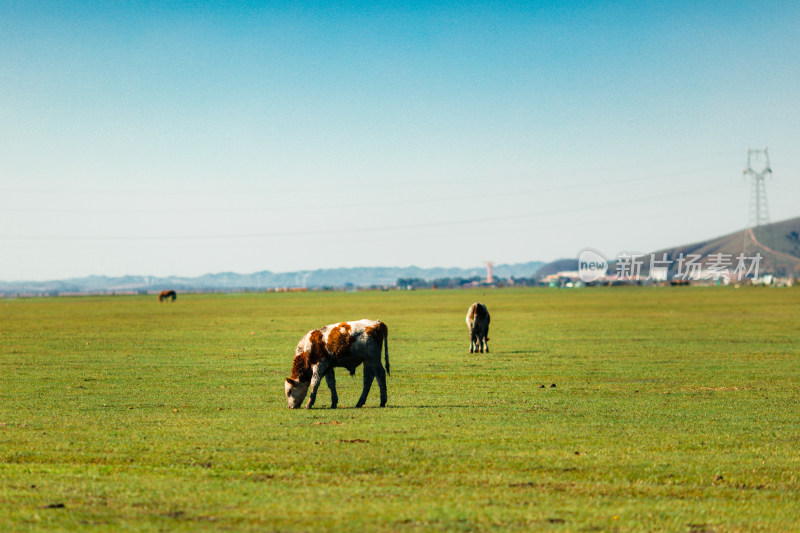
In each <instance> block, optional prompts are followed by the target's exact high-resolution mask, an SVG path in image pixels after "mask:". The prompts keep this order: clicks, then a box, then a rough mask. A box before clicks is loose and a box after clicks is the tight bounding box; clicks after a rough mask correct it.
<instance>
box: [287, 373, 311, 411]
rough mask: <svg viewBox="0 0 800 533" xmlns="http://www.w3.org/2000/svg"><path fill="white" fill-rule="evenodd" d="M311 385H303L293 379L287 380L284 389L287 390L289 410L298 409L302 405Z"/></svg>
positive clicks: (308, 383)
mask: <svg viewBox="0 0 800 533" xmlns="http://www.w3.org/2000/svg"><path fill="white" fill-rule="evenodd" d="M309 385H311V382H307V383H303V382H302V381H295V380H293V379H292V378H286V383H284V385H283V388H284V390H286V401H287V402H288V403H289V409H297V408H298V407H300V405H302V403H303V400H304V399H305V397H306V394H308V387H309Z"/></svg>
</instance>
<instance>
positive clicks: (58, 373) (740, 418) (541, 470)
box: [0, 288, 800, 532]
mask: <svg viewBox="0 0 800 533" xmlns="http://www.w3.org/2000/svg"><path fill="white" fill-rule="evenodd" d="M476 300H480V301H483V302H484V303H486V304H487V306H488V308H489V310H490V312H491V313H492V327H491V331H490V337H491V341H490V346H491V348H492V353H490V354H477V355H470V354H468V353H467V348H468V339H467V334H466V326H465V324H464V314H465V313H466V309H467V307H468V305H469V304H470V303H472V302H473V301H476ZM364 317H369V318H379V319H381V320H383V321H385V322H386V323H387V324H388V325H389V354H390V360H391V368H392V375H391V377H390V378H389V380H388V387H389V404H388V407H387V408H385V409H379V408H377V404H378V394H377V392H378V391H377V388H376V387H375V386H374V387H373V391H372V393H371V395H370V398H369V400H368V402H367V406H366V407H365V408H364V409H359V410H357V409H353V408H352V406H353V405H354V404H355V402H356V400H357V399H358V395H359V392H360V388H361V380H360V370H359V372H358V373H357V374H356V377H355V378H351V377H349V376H348V375H347V374H346V372H339V376H338V377H339V379H338V389H339V398H340V400H339V405H340V408H339V409H336V410H331V409H326V408H325V407H326V406H327V405H329V398H330V396H329V394H328V391H327V388H326V387H325V385H324V384H323V385H322V387H321V388H320V394H319V397H318V399H317V406H316V408H315V409H312V410H309V411H306V410H298V411H289V410H287V409H286V403H285V399H284V398H283V385H282V382H283V379H284V378H285V377H286V376H287V375H288V372H289V368H290V366H291V358H292V355H293V353H294V346H295V344H296V343H297V341H298V339H299V338H300V337H301V336H302V335H303V334H304V333H305V332H306V331H307V330H308V329H311V328H313V327H319V326H322V325H324V324H328V323H331V322H336V321H340V320H343V319H358V318H364ZM553 384H555V387H553V386H552V385H553ZM542 385H544V387H542ZM43 529H47V530H96V531H148V530H149V531H163V530H170V531H175V530H177V531H180V530H192V531H196V530H214V531H219V530H252V531H311V530H333V531H395V530H399V531H438V530H442V531H481V530H503V531H527V530H552V531H609V530H619V531H642V530H647V531H692V532H700V531H753V530H760V531H797V530H798V529H800V290H797V289H780V290H779V289H765V288H743V289H738V290H737V289H733V288H657V289H656V288H654V289H644V288H640V289H634V288H613V289H583V290H576V291H558V290H552V289H524V290H523V289H515V290H510V289H509V290H486V291H478V290H476V291H430V292H389V293H382V292H368V293H353V294H345V293H318V294H314V293H305V294H236V295H197V296H192V295H180V296H179V298H178V301H177V302H175V303H174V304H167V303H164V304H159V303H158V301H157V300H156V299H155V297H81V298H52V299H30V300H0V530H2V531H30V530H43Z"/></svg>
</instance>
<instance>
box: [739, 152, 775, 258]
mask: <svg viewBox="0 0 800 533" xmlns="http://www.w3.org/2000/svg"><path fill="white" fill-rule="evenodd" d="M753 166H755V167H756V168H759V167H760V170H756V169H754V168H753ZM769 174H772V168H771V167H770V166H769V154H768V153H767V148H766V147H765V148H764V149H763V150H753V149H751V148H748V149H747V168H746V169H745V170H744V175H745V177H746V178H748V177H749V178H751V180H752V182H751V183H752V184H751V189H750V213H749V217H748V220H747V229H746V230H745V232H744V249H743V251H744V255H745V256H746V257H755V255H756V254H757V253H760V254H761V256H762V257H763V258H764V259H767V257H769V258H770V261H767V264H765V265H764V267H765V268H772V269H777V265H776V263H775V261H776V259H777V258H776V257H775V254H774V244H773V239H772V231H771V228H770V226H769V209H768V208H767V186H766V183H765V178H766V177H767V175H769Z"/></svg>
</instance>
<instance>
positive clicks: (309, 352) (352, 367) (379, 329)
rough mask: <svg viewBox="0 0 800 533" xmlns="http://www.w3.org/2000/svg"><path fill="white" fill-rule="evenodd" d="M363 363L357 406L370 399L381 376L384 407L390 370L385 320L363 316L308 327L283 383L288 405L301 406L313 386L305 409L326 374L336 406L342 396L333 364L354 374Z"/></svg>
mask: <svg viewBox="0 0 800 533" xmlns="http://www.w3.org/2000/svg"><path fill="white" fill-rule="evenodd" d="M381 345H383V348H384V358H385V360H386V370H385V371H384V368H383V365H382V364H381ZM361 363H364V388H363V390H362V391H361V398H359V399H358V403H357V404H356V407H361V406H363V405H364V402H366V401H367V395H368V394H369V389H370V387H371V386H372V380H373V379H374V378H378V387H380V390H381V407H384V406H385V405H386V376H387V375H388V374H389V330H388V328H387V327H386V324H384V323H383V322H380V321H373V320H367V319H362V320H358V321H355V322H341V323H339V324H331V325H329V326H325V327H324V328H322V329H313V330H311V331H309V332H308V333H306V334H305V336H304V337H303V338H302V339H300V342H298V343H297V348H296V349H295V355H294V361H293V362H292V375H291V376H290V377H288V378H286V383H285V384H284V389H285V391H286V400H287V402H288V403H289V409H296V408H297V407H300V405H301V404H302V403H303V399H304V398H305V397H306V394H307V393H308V390H309V389H311V394H310V395H309V398H308V403H307V404H306V409H310V408H311V406H312V405H314V400H316V398H317V387H319V382H320V380H322V378H323V377H324V378H325V381H326V382H327V383H328V388H330V389H331V409H334V408H336V404H337V403H338V401H339V397H338V396H337V395H336V377H335V375H334V373H333V369H334V367H337V366H340V367H344V368H346V369H347V370H349V371H350V375H351V376H352V375H353V374H355V373H356V368H358V365H360V364H361Z"/></svg>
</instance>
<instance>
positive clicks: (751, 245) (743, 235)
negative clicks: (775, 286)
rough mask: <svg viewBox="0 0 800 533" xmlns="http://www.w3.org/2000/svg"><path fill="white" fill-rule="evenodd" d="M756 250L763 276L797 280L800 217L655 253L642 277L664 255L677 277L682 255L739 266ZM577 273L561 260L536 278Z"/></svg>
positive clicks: (572, 263) (572, 265)
mask: <svg viewBox="0 0 800 533" xmlns="http://www.w3.org/2000/svg"><path fill="white" fill-rule="evenodd" d="M745 243H747V250H745ZM756 249H758V250H759V253H760V254H761V255H762V260H761V263H760V264H759V271H760V272H762V273H765V272H772V273H777V274H780V275H787V274H789V273H792V274H793V275H794V276H795V277H797V276H798V275H800V217H797V218H792V219H789V220H782V221H780V222H775V223H772V224H769V225H766V226H763V227H762V228H760V229H759V230H757V231H754V232H751V231H749V230H741V231H737V232H735V233H730V234H728V235H723V236H722V237H716V238H714V239H709V240H705V241H699V242H695V243H692V244H685V245H682V246H675V247H673V248H665V249H662V250H657V251H655V252H651V253H650V254H646V258H645V261H644V265H643V269H642V273H643V274H645V273H647V271H648V270H649V261H650V259H649V257H650V256H651V255H652V256H654V257H655V258H656V260H661V259H662V258H663V257H664V254H667V261H669V262H671V263H672V268H671V273H672V274H674V273H675V270H676V269H677V261H676V260H677V258H678V257H680V256H681V254H683V257H687V256H689V255H690V254H694V255H700V256H701V257H702V258H703V259H702V261H700V263H707V262H708V256H709V255H711V254H726V255H730V256H731V258H732V259H733V263H734V265H735V263H736V260H735V258H736V256H737V255H739V254H741V253H745V255H746V256H749V254H751V253H754V252H755V250H756ZM607 259H608V260H609V262H610V263H611V264H610V270H611V271H613V270H614V260H615V259H616V257H608V258H607ZM748 264H749V263H748ZM576 270H578V260H577V259H558V260H556V261H552V262H550V263H547V264H545V265H543V266H542V267H541V268H540V269H539V270H538V271H537V272H536V277H537V278H543V277H545V276H548V275H551V274H556V273H558V272H568V271H572V272H574V271H576Z"/></svg>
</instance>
